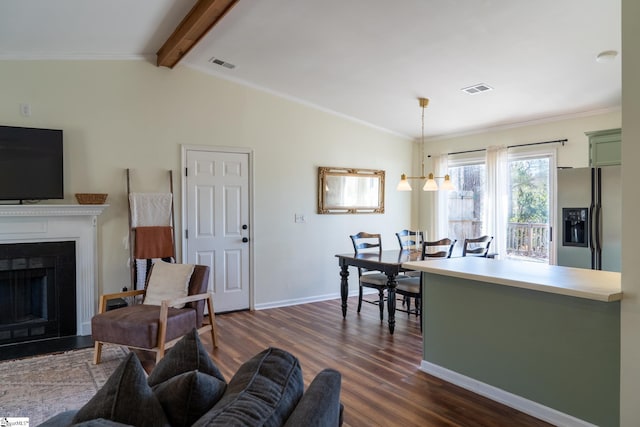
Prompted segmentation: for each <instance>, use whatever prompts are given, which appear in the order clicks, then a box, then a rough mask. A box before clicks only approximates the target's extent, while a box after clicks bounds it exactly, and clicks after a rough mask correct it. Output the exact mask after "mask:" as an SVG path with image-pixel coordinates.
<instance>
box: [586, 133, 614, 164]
mask: <svg viewBox="0 0 640 427" xmlns="http://www.w3.org/2000/svg"><path fill="white" fill-rule="evenodd" d="M585 135H587V136H588V137H589V166H591V167H600V166H612V165H621V164H622V129H620V128H618V129H607V130H599V131H596V132H586V133H585Z"/></svg>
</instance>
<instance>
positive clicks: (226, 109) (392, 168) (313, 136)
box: [0, 0, 640, 426]
mask: <svg viewBox="0 0 640 427" xmlns="http://www.w3.org/2000/svg"><path fill="white" fill-rule="evenodd" d="M622 4H623V9H624V8H627V9H628V10H629V12H627V13H626V14H625V13H623V15H622V16H623V41H624V43H623V44H624V46H625V49H624V52H623V54H624V58H625V61H628V62H627V63H628V64H629V65H628V67H630V68H624V65H623V87H624V88H625V90H624V91H623V103H622V109H621V110H620V111H609V112H604V113H603V114H595V115H591V116H585V117H579V118H575V117H574V118H568V119H567V120H566V121H564V120H562V121H555V122H552V123H538V124H534V125H531V126H526V127H521V128H518V129H517V130H516V129H512V130H501V131H494V132H489V133H485V134H484V135H483V136H482V139H484V140H491V139H492V138H494V137H496V136H497V137H499V138H501V139H502V138H504V139H515V140H516V141H517V142H518V141H523V142H528V141H541V140H547V139H549V138H553V139H555V138H557V137H568V138H570V139H571V141H572V142H575V145H574V146H573V147H567V150H565V151H561V152H560V154H559V155H560V156H565V155H566V156H567V157H566V158H567V159H571V161H574V160H575V161H576V163H577V162H580V163H582V162H583V161H584V160H585V157H584V156H586V152H587V151H586V143H587V140H586V137H585V136H584V132H585V131H590V130H597V129H608V128H613V127H620V126H621V125H622V126H623V128H624V139H625V141H627V140H633V139H634V138H637V137H638V136H640V131H639V130H638V125H637V123H636V122H637V119H636V118H637V117H638V110H637V108H638V107H637V101H636V99H637V98H638V97H637V95H638V83H637V82H636V81H634V80H633V79H632V78H631V76H632V75H634V73H635V74H636V75H637V73H636V71H637V67H638V65H637V64H638V58H637V56H635V57H634V55H637V53H634V52H635V51H637V49H636V50H635V51H632V49H633V46H635V45H634V43H636V42H635V40H636V38H637V37H636V38H634V37H632V36H631V34H630V33H631V31H632V30H633V31H635V32H636V34H635V35H637V27H635V26H634V25H636V24H635V23H633V22H630V21H631V19H630V18H629V19H627V18H625V16H633V13H632V12H638V10H637V9H638V6H637V5H635V4H634V3H633V2H632V0H624V1H623V2H622ZM636 16H637V14H636ZM625 24H627V25H626V26H625ZM625 31H628V32H629V33H627V32H625ZM625 70H627V72H626V73H625ZM625 76H626V78H625ZM0 93H2V102H1V103H0V117H3V123H2V124H3V125H10V126H26V127H42V128H55V129H63V131H64V142H65V158H64V160H65V166H66V167H65V176H64V178H65V200H64V201H62V203H71V204H72V203H75V201H74V199H73V194H74V193H82V192H93V193H108V194H109V196H108V199H107V204H108V205H109V206H108V208H107V209H105V211H104V212H103V213H102V214H101V215H100V216H99V219H98V227H97V232H98V242H99V243H98V262H97V277H98V283H97V289H96V293H97V294H99V293H103V292H111V291H117V290H120V289H121V288H122V287H123V286H130V276H129V267H128V258H129V249H128V247H127V246H126V241H127V238H128V230H129V227H128V221H127V197H126V176H125V170H126V169H127V168H130V169H131V170H133V171H134V174H135V175H134V176H135V177H134V184H135V188H137V189H139V190H141V191H166V175H165V174H166V171H167V170H173V171H174V173H175V176H176V180H175V182H174V189H175V191H174V194H175V200H176V207H177V209H176V212H175V214H176V224H182V220H183V218H182V212H181V209H180V203H181V201H182V199H183V194H182V187H181V181H180V179H178V178H177V177H179V176H181V174H179V173H178V171H180V170H181V168H182V163H181V162H182V159H181V151H180V150H181V145H182V144H185V145H196V146H217V147H244V148H250V149H251V151H252V153H253V154H252V155H253V159H254V163H253V177H254V178H253V183H252V185H253V195H254V197H253V200H252V211H253V222H252V224H251V226H252V277H253V283H252V289H253V296H252V301H251V307H252V308H254V309H258V310H259V309H266V308H270V307H276V306H285V305H292V304H298V303H304V302H310V301H319V300H323V299H330V298H337V297H338V295H339V275H338V266H337V263H336V260H335V258H334V257H333V255H334V254H336V253H343V252H349V251H350V250H351V246H350V245H351V243H350V241H349V240H348V237H347V236H348V235H349V234H352V233H353V232H357V231H361V230H378V231H379V232H380V233H382V234H383V236H384V241H385V242H386V243H388V244H391V243H392V242H393V243H395V242H394V241H393V234H394V233H395V232H396V231H397V229H398V228H399V227H402V228H404V227H405V226H406V227H409V226H410V225H411V224H415V223H417V218H418V215H419V212H418V204H417V203H415V200H414V199H413V198H412V196H410V195H408V194H406V193H398V192H395V191H394V187H395V179H396V177H399V176H400V174H401V173H403V172H405V171H407V170H411V169H414V170H415V169H416V164H415V154H416V147H415V146H414V144H412V141H411V140H410V139H407V138H404V137H402V136H399V135H396V134H393V133H389V132H385V131H382V130H380V129H376V128H374V127H371V126H367V125H364V124H361V123H358V122H356V121H353V120H348V119H345V118H343V117H340V116H338V115H335V114H332V113H330V112H326V111H321V110H318V109H316V108H314V107H312V106H309V105H305V104H301V103H299V102H296V101H295V100H291V99H286V98H283V97H279V96H276V95H274V94H271V93H268V92H264V91H261V90H258V89H255V88H252V87H248V86H245V85H242V84H240V83H237V82H233V81H229V80H225V79H221V78H216V77H214V76H211V75H208V74H206V73H203V72H201V71H199V70H195V69H191V68H188V67H176V68H175V69H173V70H169V69H166V68H159V67H156V65H155V64H154V63H153V62H150V61H148V60H56V59H48V60H47V59H44V60H33V59H29V60H26V59H9V58H5V57H3V58H2V61H0ZM417 95H425V96H429V94H417ZM633 95H635V96H633ZM407 101H408V103H411V104H412V105H413V104H415V99H408V100H407ZM24 103H29V105H30V107H31V114H30V115H29V116H24V115H22V114H21V112H20V109H19V108H18V106H19V105H20V104H24ZM431 108H435V107H434V106H432V107H431ZM428 114H429V110H427V126H428V117H429V116H428ZM415 120H416V124H418V123H419V117H418V110H417V107H416V118H415ZM560 129H563V130H565V129H571V134H570V135H566V134H562V135H560V134H559V133H560V131H559V130H560ZM471 139H476V140H479V139H480V137H478V136H476V137H473V138H471ZM450 141H453V142H442V141H439V142H438V143H437V144H440V145H441V146H444V147H446V146H447V145H448V144H450V143H451V144H453V143H455V144H456V146H455V148H456V149H459V148H462V149H468V148H476V147H478V146H479V145H480V144H482V143H481V142H479V141H476V142H467V143H466V144H467V145H466V146H465V145H464V143H462V142H461V141H460V139H459V138H458V139H455V140H453V139H452V140H450ZM581 145H582V146H581ZM434 146H435V145H434ZM444 147H441V148H440V149H439V151H440V152H446V150H447V148H444ZM637 150H638V148H637V147H635V144H634V145H630V144H627V145H625V148H624V159H625V163H632V162H633V160H635V159H636V158H640V154H638V153H637ZM565 153H566V154H565ZM577 153H584V154H577ZM579 156H582V160H578V159H579ZM318 166H353V167H362V168H371V169H383V170H385V171H386V176H387V177H388V178H387V179H388V181H387V191H386V194H385V213H384V215H316V214H315V210H316V202H317V194H316V191H317V182H316V178H317V167H318ZM624 174H625V175H624V180H625V182H637V181H638V174H640V172H638V171H635V170H632V169H631V168H628V169H627V170H625V172H624ZM623 193H624V195H625V197H624V199H625V210H624V211H623V227H624V228H625V229H626V230H629V232H628V233H626V234H625V236H624V237H623V254H624V253H626V254H629V255H623V257H624V259H623V264H624V272H625V273H626V274H623V290H624V293H625V294H634V293H637V291H638V284H637V283H635V281H634V280H633V279H632V277H634V276H637V275H636V274H635V273H636V272H637V271H636V270H637V269H638V267H635V264H634V259H633V257H632V255H631V254H633V248H634V246H635V245H634V244H633V242H634V241H635V240H636V238H637V237H638V236H637V234H638V233H640V231H637V229H636V227H634V226H633V224H634V221H635V220H634V218H633V217H634V215H633V212H634V211H635V208H636V207H638V203H639V201H638V198H637V195H636V192H635V191H634V189H633V188H632V187H631V186H624V188H623ZM296 213H302V214H304V215H305V217H306V222H305V223H296V222H294V216H295V214H296ZM625 213H626V214H625ZM283 236H285V237H283ZM327 236H330V237H327ZM311 242H313V244H311ZM273 248H277V249H278V250H274V249H273ZM301 248H304V253H302V251H301ZM178 251H179V253H178V257H180V255H181V254H180V245H178ZM624 260H627V262H626V263H625V262H624ZM638 311H639V310H638V303H637V302H634V301H633V300H629V301H625V302H623V321H622V337H623V338H622V341H623V345H622V347H623V350H622V359H623V362H622V371H623V375H622V377H621V378H622V379H621V381H622V387H621V405H622V409H621V414H622V416H621V425H629V426H631V425H634V422H635V421H636V420H638V419H640V415H639V413H638V411H639V409H638V408H636V407H635V406H636V405H635V404H634V399H635V397H634V396H637V392H638V387H639V386H638V385H637V384H640V381H637V379H638V377H640V372H639V371H640V370H639V369H638V367H637V364H636V363H635V362H633V360H638V359H637V357H636V356H637V355H638V353H639V352H640V343H639V342H638V338H636V337H635V335H636V334H634V332H633V331H634V330H635V329H636V325H637V324H638V321H639V320H638V317H639V316H640V315H638ZM338 320H339V314H338V313H336V321H338ZM0 415H1V414H0Z"/></svg>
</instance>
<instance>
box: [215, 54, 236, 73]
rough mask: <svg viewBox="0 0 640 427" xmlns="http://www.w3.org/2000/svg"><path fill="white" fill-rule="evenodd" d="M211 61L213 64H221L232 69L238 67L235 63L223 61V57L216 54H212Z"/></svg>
mask: <svg viewBox="0 0 640 427" xmlns="http://www.w3.org/2000/svg"><path fill="white" fill-rule="evenodd" d="M209 62H211V63H212V64H216V65H220V66H222V67H224V68H228V69H230V70H233V69H234V68H236V66H235V65H233V64H232V63H230V62H226V61H223V60H222V59H218V58H216V57H215V56H212V57H211V59H209Z"/></svg>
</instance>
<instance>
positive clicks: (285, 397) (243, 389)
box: [194, 347, 304, 427]
mask: <svg viewBox="0 0 640 427" xmlns="http://www.w3.org/2000/svg"><path fill="white" fill-rule="evenodd" d="M303 389H304V382H303V379H302V369H301V368H300V363H299V362H298V359H297V358H296V357H294V356H293V355H292V354H290V353H288V352H286V351H284V350H280V349H277V348H272V347H270V348H268V349H266V350H264V351H262V352H260V353H258V354H257V355H255V356H254V357H253V358H251V359H250V360H248V361H247V362H245V363H244V364H243V365H242V366H241V367H240V369H238V371H237V372H236V374H235V375H234V376H233V378H232V379H231V381H229V384H228V385H227V390H226V392H225V394H224V395H223V396H222V399H220V400H219V401H218V403H216V404H215V406H214V407H213V408H212V409H211V410H210V411H209V412H207V413H206V414H205V415H204V416H203V417H202V418H200V420H198V421H197V422H196V423H195V424H194V427H204V426H265V427H269V426H282V425H283V424H284V422H285V421H286V419H287V418H288V417H289V415H290V414H291V412H292V411H293V409H294V408H295V406H296V405H297V404H298V401H299V400H300V397H301V396H302V393H303Z"/></svg>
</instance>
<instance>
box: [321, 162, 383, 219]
mask: <svg viewBox="0 0 640 427" xmlns="http://www.w3.org/2000/svg"><path fill="white" fill-rule="evenodd" d="M318 213H319V214H362V213H384V171H383V170H376V169H355V168H334V167H326V166H321V167H319V168H318Z"/></svg>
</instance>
